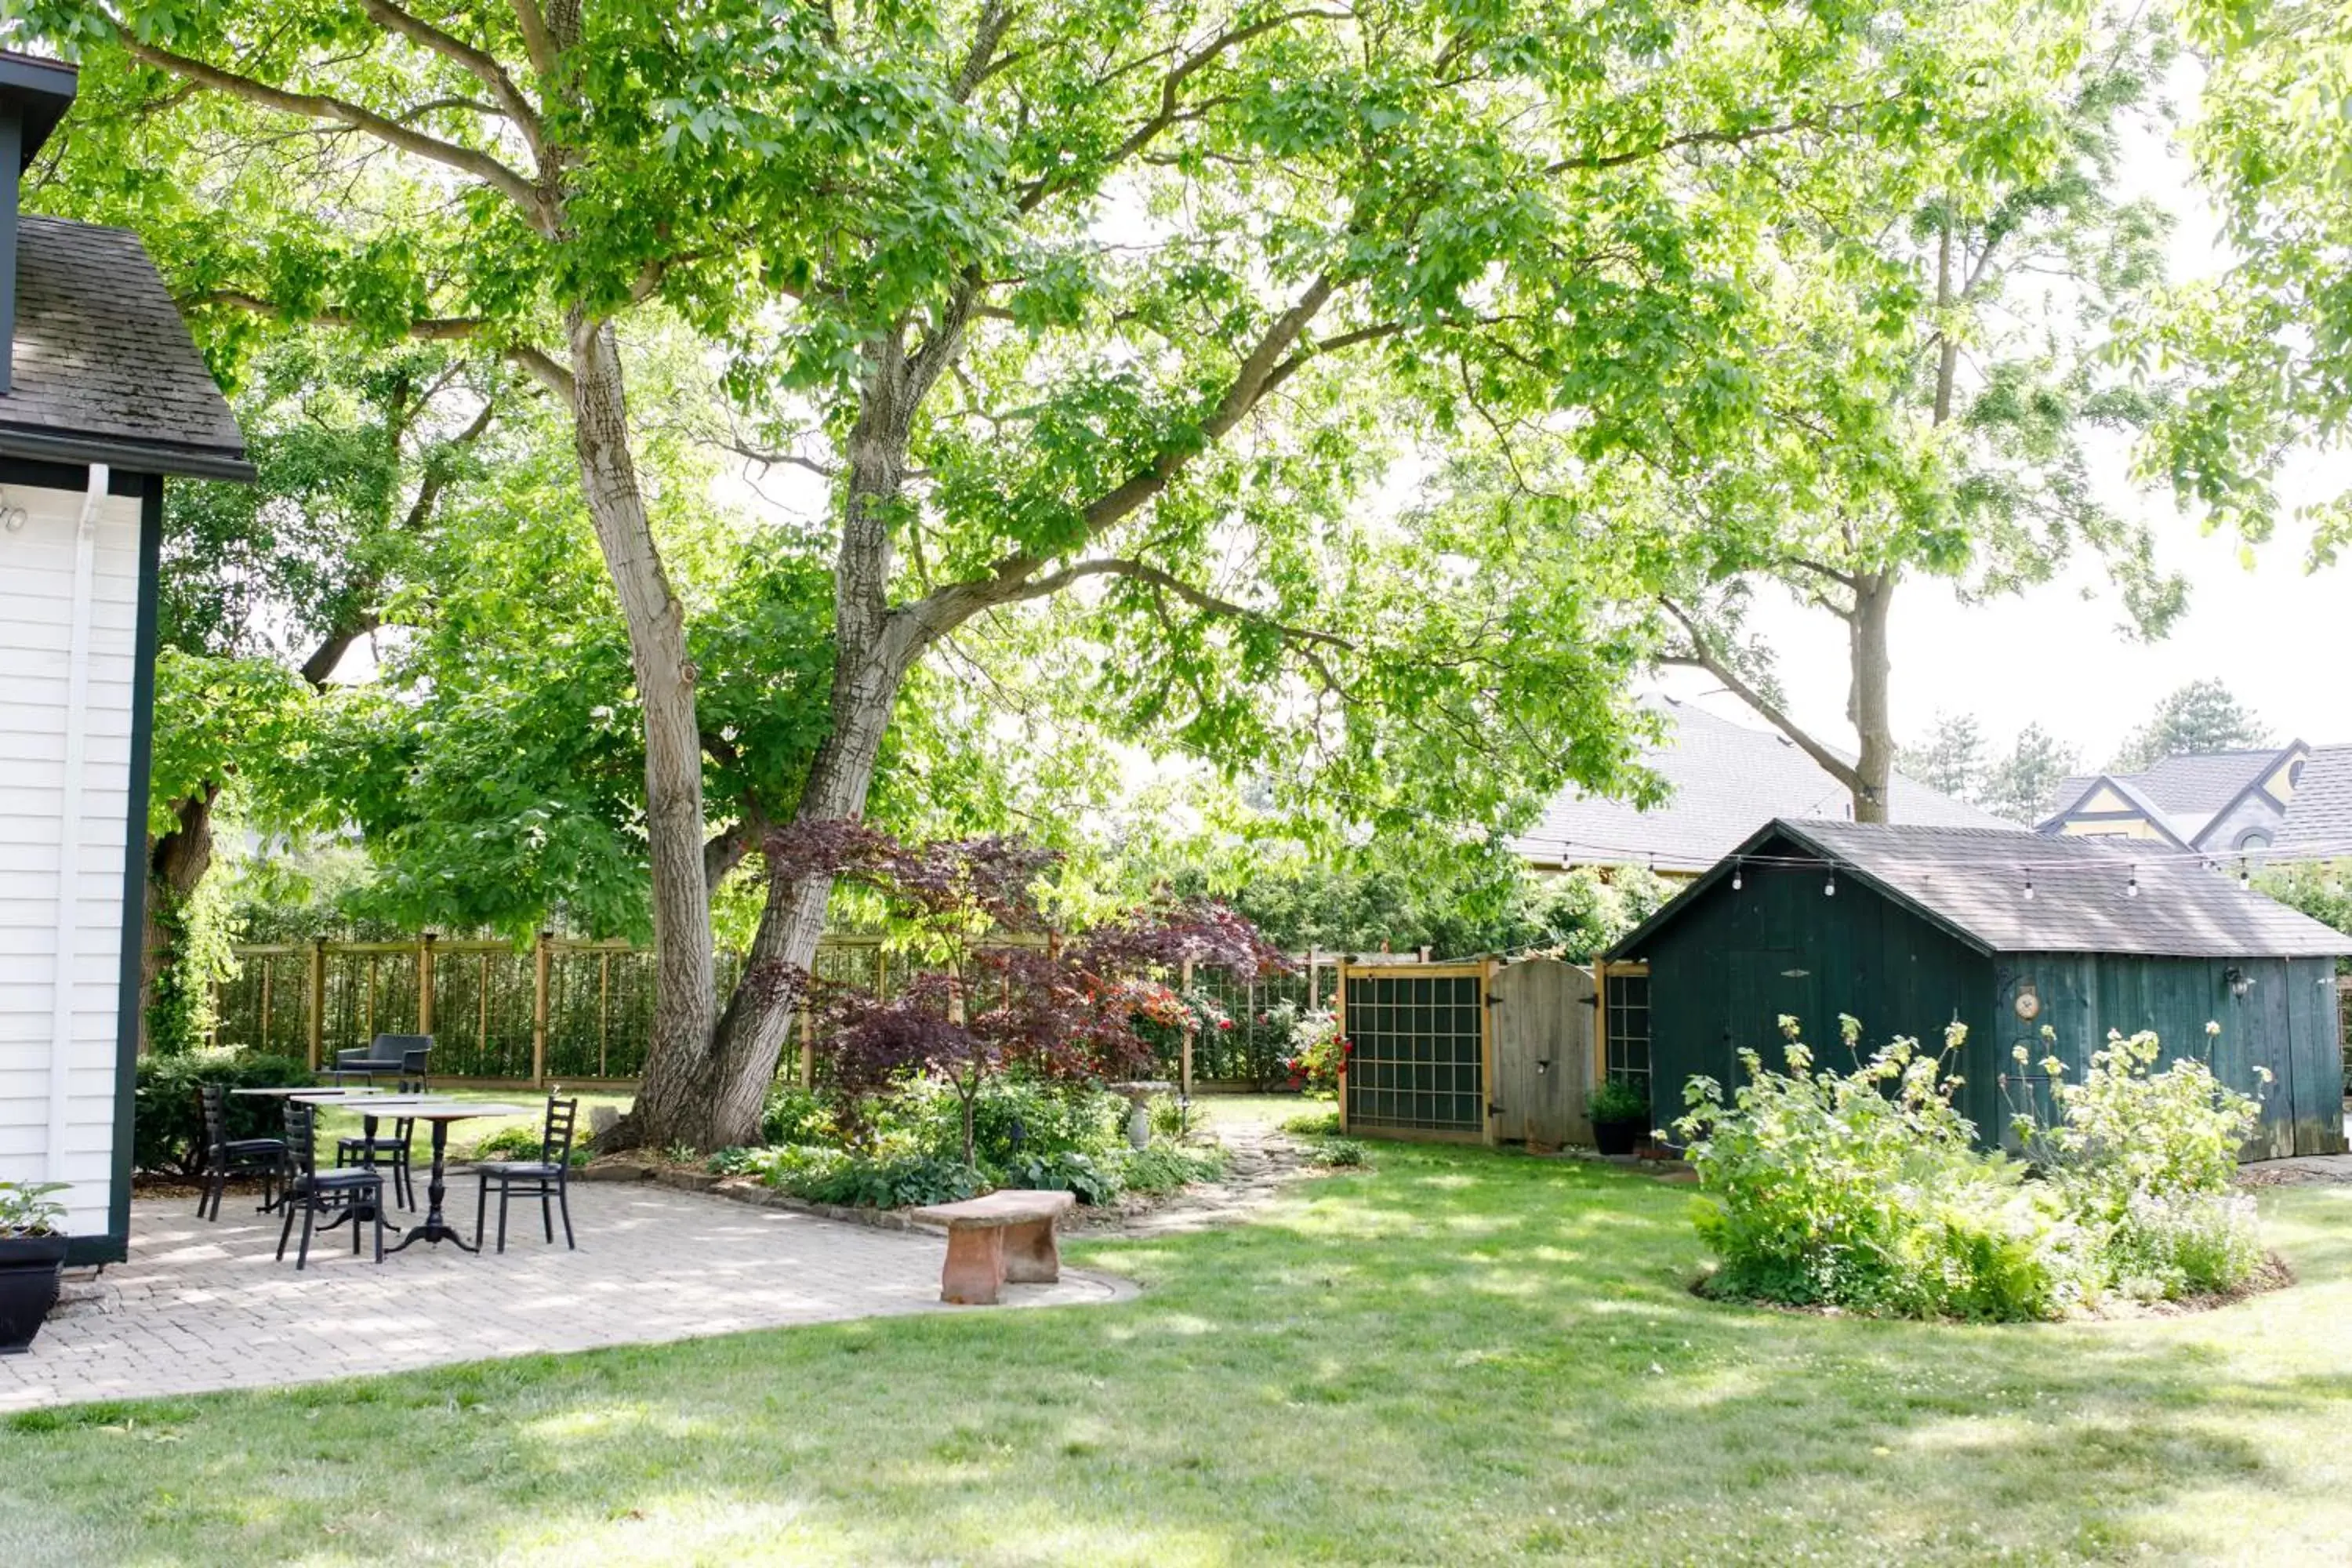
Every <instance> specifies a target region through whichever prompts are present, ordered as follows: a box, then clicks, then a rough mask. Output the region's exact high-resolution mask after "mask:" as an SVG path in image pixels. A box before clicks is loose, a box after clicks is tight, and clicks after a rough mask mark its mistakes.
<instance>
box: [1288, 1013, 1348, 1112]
mask: <svg viewBox="0 0 2352 1568" xmlns="http://www.w3.org/2000/svg"><path fill="white" fill-rule="evenodd" d="M1353 1049H1354V1047H1351V1046H1350V1045H1349V1043H1348V1039H1347V1037H1346V1036H1344V1035H1342V1034H1340V1033H1339V1016H1338V1015H1337V1014H1335V1013H1333V1012H1331V1011H1330V1009H1328V1008H1326V1007H1318V1008H1315V1009H1314V1010H1312V1011H1310V1012H1306V1013H1301V1014H1300V1015H1299V1016H1298V1021H1297V1023H1296V1024H1295V1025H1293V1026H1291V1031H1290V1054H1289V1055H1288V1056H1287V1057H1285V1058H1283V1062H1282V1069H1283V1071H1284V1072H1286V1073H1287V1074H1288V1075H1289V1076H1290V1087H1291V1088H1293V1089H1305V1090H1306V1091H1307V1093H1309V1094H1337V1093H1338V1092H1339V1073H1340V1071H1341V1069H1342V1068H1345V1067H1346V1066H1347V1062H1348V1056H1349V1052H1350V1051H1351V1050H1353Z"/></svg>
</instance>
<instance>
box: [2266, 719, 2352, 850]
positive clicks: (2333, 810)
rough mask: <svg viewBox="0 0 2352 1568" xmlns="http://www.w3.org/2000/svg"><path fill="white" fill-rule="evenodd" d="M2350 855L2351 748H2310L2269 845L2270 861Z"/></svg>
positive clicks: (2342, 746) (2351, 842) (2351, 848)
mask: <svg viewBox="0 0 2352 1568" xmlns="http://www.w3.org/2000/svg"><path fill="white" fill-rule="evenodd" d="M2338 855H2352V745H2340V746H2314V747H2313V748H2312V749H2311V755H2310V756H2309V757H2308V758H2307V759H2305V762H2304V764H2303V777H2302V779H2301V780H2300V781H2299V782H2298V783H2297V784H2295V786H2294V799H2293V800H2291V801H2289V802H2288V803H2287V808H2286V820H2285V821H2284V823H2282V824H2281V825H2280V827H2279V834H2278V837H2276V838H2274V839H2273V840H2272V841H2271V847H2270V856H2269V858H2271V859H2273V860H2318V859H2326V858H2333V857H2335V856H2338Z"/></svg>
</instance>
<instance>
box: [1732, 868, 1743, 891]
mask: <svg viewBox="0 0 2352 1568" xmlns="http://www.w3.org/2000/svg"><path fill="white" fill-rule="evenodd" d="M1745 864H1746V863H1745V862H1744V861H1739V860H1734V861H1733V862H1732V863H1731V890H1732V891H1733V892H1735V893H1736V892H1738V891H1739V889H1740V887H1741V886H1742V883H1741V879H1740V872H1741V870H1742V869H1743V868H1744V867H1745Z"/></svg>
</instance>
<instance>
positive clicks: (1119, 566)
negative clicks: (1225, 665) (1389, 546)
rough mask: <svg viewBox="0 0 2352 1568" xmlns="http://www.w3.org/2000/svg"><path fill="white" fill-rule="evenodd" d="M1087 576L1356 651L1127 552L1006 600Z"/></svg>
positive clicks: (1034, 581)
mask: <svg viewBox="0 0 2352 1568" xmlns="http://www.w3.org/2000/svg"><path fill="white" fill-rule="evenodd" d="M1088 577H1126V578H1129V579H1131V580H1133V581H1135V582H1138V583H1149V584H1151V585H1152V586H1153V587H1156V588H1164V589H1166V590H1167V591H1168V592H1169V593H1171V594H1173V595H1176V597H1178V598H1180V599H1181V600H1183V601H1184V602H1185V603H1186V604H1188V605H1192V607H1193V608H1194V609H1196V610H1200V611H1202V613H1204V614H1206V615H1212V616H1226V617H1228V618H1229V619H1233V620H1244V621H1255V622H1256V623H1258V624H1259V625H1260V626H1270V627H1272V628H1273V629H1274V630H1275V631H1276V632H1279V633H1280V634H1281V635H1282V637H1283V639H1284V640H1285V641H1287V642H1294V643H1317V644H1320V645H1321V646H1323V647H1334V648H1338V649H1339V650H1340V651H1341V652H1343V653H1353V652H1355V651H1356V644H1355V642H1354V641H1353V640H1352V639H1350V638H1348V637H1341V636H1340V635H1339V633H1337V632H1327V631H1321V630H1318V629H1317V628H1316V627H1314V626H1293V625H1291V624H1290V623H1288V622H1287V621H1278V620H1276V619H1275V618H1274V617H1273V616H1269V615H1267V614H1266V613H1265V611H1264V610H1256V609H1252V608H1251V607H1250V606H1249V605H1237V604H1235V603H1234V602H1233V601H1232V600H1231V599H1221V598H1219V597H1218V596H1217V595H1214V594H1212V593H1210V592H1209V591H1208V590H1207V589H1205V588H1196V587H1194V586H1193V585H1192V584H1190V583H1187V582H1185V581H1184V580H1183V579H1182V578H1181V577H1179V576H1177V575H1176V574H1173V573H1171V572H1169V571H1167V570H1165V569H1164V568H1162V567H1159V566H1154V565H1152V564H1151V563H1150V562H1148V561H1136V560H1131V559H1129V558H1128V557H1125V556H1106V557H1101V558H1098V559H1096V560H1092V561H1080V562H1077V563H1074V564H1072V565H1069V566H1065V567H1064V568H1062V569H1061V570H1060V571H1058V572H1055V573H1053V574H1049V575H1047V576H1044V577H1033V578H1031V579H1029V580H1028V581H1027V582H1025V583H1024V584H1021V585H1020V587H1019V589H1018V591H1016V592H1015V593H1013V595H1011V596H1010V597H1009V598H1007V599H1006V600H1004V601H1003V602H1004V603H1006V604H1014V603H1025V602H1026V601H1028V600H1031V599H1044V598H1049V597H1051V596H1052V595H1055V594H1058V593H1060V592H1061V591H1062V590H1063V589H1065V588H1067V587H1069V586H1070V585H1071V584H1074V583H1077V582H1081V581H1083V580H1084V579H1086V578H1088Z"/></svg>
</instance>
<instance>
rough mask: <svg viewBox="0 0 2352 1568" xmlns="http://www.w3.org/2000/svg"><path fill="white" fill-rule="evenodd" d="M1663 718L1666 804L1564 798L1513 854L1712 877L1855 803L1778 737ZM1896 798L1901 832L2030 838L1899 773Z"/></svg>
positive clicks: (1658, 757) (1684, 710)
mask: <svg viewBox="0 0 2352 1568" xmlns="http://www.w3.org/2000/svg"><path fill="white" fill-rule="evenodd" d="M1655 708H1656V710H1657V711H1658V712H1660V713H1661V714H1662V715H1663V716H1664V719H1665V721H1666V737H1665V740H1664V742H1663V743H1661V744H1659V745H1657V746H1654V747H1652V748H1650V749H1649V750H1648V751H1647V752H1643V756H1642V763H1643V766H1644V767H1647V768H1649V769H1650V770H1651V771H1652V772H1654V773H1656V774H1657V775H1658V776H1659V777H1660V778H1662V779H1664V781H1665V783H1666V787H1667V795H1666V798H1665V799H1664V801H1662V802H1661V803H1659V804H1658V805H1654V806H1652V807H1651V808H1650V809H1649V810H1647V811H1643V810H1642V809H1640V808H1639V807H1637V806H1635V805H1633V804H1632V803H1631V802H1629V801H1622V800H1612V799H1609V798H1608V797H1606V796H1603V795H1586V794H1584V793H1583V792H1581V791H1580V790H1577V789H1573V788H1570V789H1567V790H1563V791H1562V792H1561V793H1560V794H1559V795H1558V796H1556V797H1555V798H1554V799H1553V800H1552V802H1551V804H1550V805H1548V806H1546V807H1545V808H1544V812H1543V816H1541V817H1540V818H1538V820H1537V822H1536V823H1535V825H1534V826H1531V827H1529V828H1528V830H1527V831H1526V832H1525V833H1523V834H1520V835H1519V836H1518V837H1516V838H1514V839H1512V840H1511V847H1512V848H1513V849H1514V850H1516V851H1517V852H1518V854H1519V855H1520V856H1521V857H1523V858H1526V859H1528V860H1532V861H1534V862H1535V863H1536V864H1537V865H1538V866H1559V865H1566V866H1640V865H1643V864H1645V863H1647V864H1654V865H1655V866H1656V868H1657V869H1659V870H1661V871H1680V872H1694V871H1704V870H1706V868H1708V867H1709V866H1712V865H1714V864H1715V863H1716V862H1717V860H1720V859H1722V858H1724V857H1725V856H1726V855H1728V854H1729V853H1731V851H1732V850H1734V849H1736V848H1738V847H1739V844H1740V842H1741V840H1743V839H1745V838H1747V837H1748V835H1750V834H1752V833H1754V832H1755V831H1756V830H1757V829H1758V828H1759V827H1761V826H1763V825H1764V824H1765V823H1767V822H1769V821H1770V820H1771V819H1772V818H1773V817H1775V816H1790V817H1815V816H1827V815H1829V814H1830V813H1832V812H1837V811H1843V810H1844V809H1845V808H1846V806H1847V804H1848V803H1849V801H1850V800H1851V798H1852V797H1851V795H1849V793H1848V792H1847V790H1846V787H1845V785H1843V784H1840V783H1838V782H1837V780H1835V779H1833V778H1832V777H1831V776H1830V775H1829V774H1828V773H1824V772H1822V766H1821V764H1820V763H1816V762H1814V761H1813V760H1812V758H1811V757H1809V756H1807V755H1805V753H1804V752H1801V751H1799V750H1798V749H1797V747H1796V746H1795V745H1794V744H1793V743H1791V742H1789V741H1787V740H1784V739H1783V738H1781V737H1780V735H1778V734H1776V733H1772V732H1770V731H1763V730H1754V729H1750V728H1748V726H1747V725H1745V724H1735V723H1733V722H1731V721H1729V720H1727V719H1718V718H1717V717H1716V716H1715V715H1714V714H1712V713H1709V712H1707V711H1706V710H1705V709H1703V708H1696V707H1693V706H1692V705H1691V704H1689V703H1687V702H1675V701H1672V700H1664V701H1661V702H1659V703H1657V704H1656V705H1655ZM1841 754H1843V753H1841ZM1890 793H1891V795H1892V799H1891V801H1890V803H1889V804H1890V809H1891V811H1892V813H1893V816H1894V818H1895V821H1897V822H1921V823H1942V824H1946V825H1948V826H1957V827H1984V828H1990V829H1996V830H2006V831H2011V832H2019V833H2022V832H2024V831H2026V830H2025V829H2024V828H2022V827H2019V826H2012V825H2011V824H2008V823H2004V822H2003V821H2002V820H2001V819H2000V818H1999V817H1997V816H1992V815H1991V814H1990V813H1989V812H1984V811H1979V810H1978V809H1977V808H1976V807H1975V806H1972V805H1966V804H1964V803H1963V802H1960V801H1957V800H1954V799H1952V798H1951V797H1950V796H1949V795H1939V794H1937V792H1936V791H1934V790H1932V789H1929V788H1928V787H1927V785H1925V784H1916V783H1914V782H1913V781H1912V780H1910V779H1907V778H1905V777H1903V776H1902V775H1901V774H1899V773H1898V774H1896V775H1895V780H1894V787H1893V789H1892V791H1891V792H1890Z"/></svg>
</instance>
